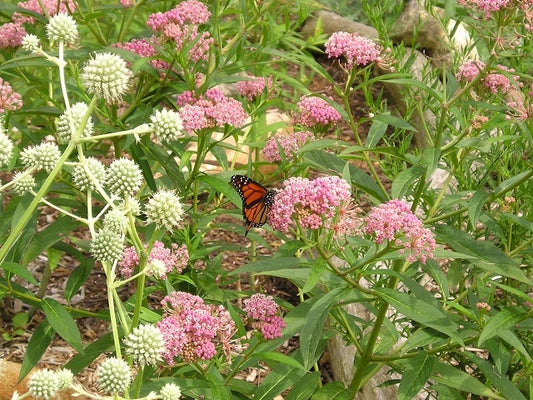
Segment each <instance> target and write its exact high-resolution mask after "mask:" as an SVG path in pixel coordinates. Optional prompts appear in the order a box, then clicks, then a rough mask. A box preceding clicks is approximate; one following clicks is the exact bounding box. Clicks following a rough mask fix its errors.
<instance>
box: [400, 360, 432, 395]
mask: <svg viewBox="0 0 533 400" xmlns="http://www.w3.org/2000/svg"><path fill="white" fill-rule="evenodd" d="M434 362H435V359H434V357H433V356H430V355H428V354H427V353H425V352H421V353H419V354H418V355H417V356H416V357H414V358H411V359H409V360H408V361H407V368H406V370H405V372H404V373H403V374H402V380H401V381H400V387H399V389H398V400H411V399H414V398H415V396H416V394H417V393H418V392H419V391H420V389H421V388H422V387H423V386H424V384H425V383H426V382H427V380H428V379H429V377H430V376H431V371H432V369H433V363H434Z"/></svg>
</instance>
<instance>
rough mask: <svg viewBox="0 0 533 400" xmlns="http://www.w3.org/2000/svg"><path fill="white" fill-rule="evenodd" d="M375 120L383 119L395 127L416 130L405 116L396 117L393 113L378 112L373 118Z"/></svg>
mask: <svg viewBox="0 0 533 400" xmlns="http://www.w3.org/2000/svg"><path fill="white" fill-rule="evenodd" d="M372 120H374V121H381V122H383V123H385V124H387V125H390V126H394V127H395V128H400V129H405V130H408V131H413V132H416V128H415V127H414V126H413V125H411V124H410V123H409V122H407V121H406V120H405V119H403V118H399V117H395V116H394V115H391V114H377V115H374V117H373V118H372Z"/></svg>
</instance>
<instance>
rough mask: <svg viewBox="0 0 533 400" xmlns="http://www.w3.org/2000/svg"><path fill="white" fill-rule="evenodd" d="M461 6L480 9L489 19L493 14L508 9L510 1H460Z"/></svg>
mask: <svg viewBox="0 0 533 400" xmlns="http://www.w3.org/2000/svg"><path fill="white" fill-rule="evenodd" d="M459 4H462V5H465V6H467V7H470V8H477V9H479V10H480V11H482V12H483V14H484V15H485V18H487V19H488V18H490V16H491V14H492V13H494V12H497V11H500V10H501V9H503V8H505V7H507V5H508V4H509V0H459Z"/></svg>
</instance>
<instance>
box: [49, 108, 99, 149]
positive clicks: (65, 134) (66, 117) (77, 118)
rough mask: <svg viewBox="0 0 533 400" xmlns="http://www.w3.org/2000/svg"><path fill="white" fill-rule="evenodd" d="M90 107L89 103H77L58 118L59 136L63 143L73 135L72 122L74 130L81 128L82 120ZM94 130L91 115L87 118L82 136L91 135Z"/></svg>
mask: <svg viewBox="0 0 533 400" xmlns="http://www.w3.org/2000/svg"><path fill="white" fill-rule="evenodd" d="M88 109H89V106H87V104H85V103H76V104H74V105H72V107H70V108H69V109H68V110H67V111H65V113H64V114H62V115H61V116H60V117H59V118H57V119H56V125H57V136H58V137H59V139H60V141H61V142H62V143H67V142H68V141H69V140H70V138H71V137H72V130H71V128H70V125H71V122H72V126H73V129H74V132H76V131H77V130H78V129H79V128H80V124H81V120H82V118H83V117H84V116H85V114H86V113H87V110H88ZM93 131H94V124H93V121H92V119H91V117H89V118H88V119H87V123H86V124H85V127H84V128H83V132H82V134H81V136H82V137H89V136H91V135H92V134H93Z"/></svg>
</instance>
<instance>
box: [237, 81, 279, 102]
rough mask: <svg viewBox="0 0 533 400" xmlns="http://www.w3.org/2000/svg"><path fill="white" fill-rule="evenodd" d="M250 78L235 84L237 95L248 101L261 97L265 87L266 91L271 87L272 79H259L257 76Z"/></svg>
mask: <svg viewBox="0 0 533 400" xmlns="http://www.w3.org/2000/svg"><path fill="white" fill-rule="evenodd" d="M250 78H251V79H250V80H246V81H240V82H237V91H238V92H239V94H240V95H241V96H242V97H244V98H246V99H248V100H250V101H251V100H253V99H255V98H256V97H258V96H259V95H261V93H263V90H265V87H267V88H268V89H270V88H271V87H272V78H260V77H257V76H252V77H250Z"/></svg>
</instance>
